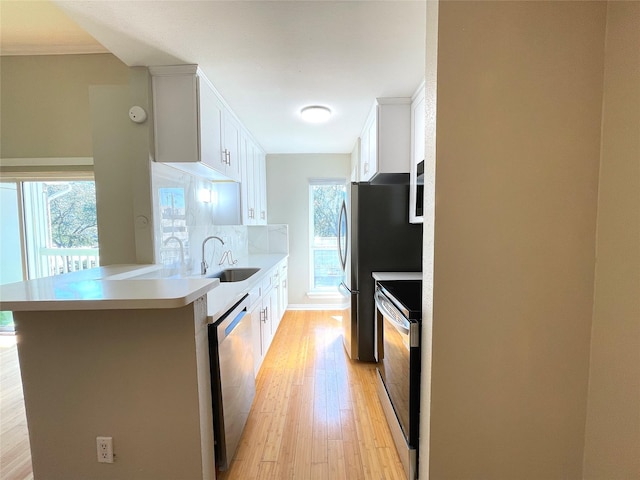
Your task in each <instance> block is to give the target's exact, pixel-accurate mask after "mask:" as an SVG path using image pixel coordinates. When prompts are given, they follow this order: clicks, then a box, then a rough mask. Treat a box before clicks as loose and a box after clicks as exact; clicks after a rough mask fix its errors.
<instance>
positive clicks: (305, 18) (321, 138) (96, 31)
mask: <svg viewBox="0 0 640 480" xmlns="http://www.w3.org/2000/svg"><path fill="white" fill-rule="evenodd" d="M5 3H10V2H7V1H6V0H3V2H2V4H3V6H4V4H5ZM19 3H23V2H19ZM30 3H40V2H30ZM54 3H55V4H56V5H57V6H58V7H60V9H62V10H63V11H64V12H65V13H66V14H67V15H68V16H69V17H71V19H73V20H74V21H75V22H77V24H79V25H80V26H81V27H82V28H83V29H84V30H85V31H86V32H88V33H90V34H91V36H93V37H94V38H95V39H96V40H97V41H98V42H99V43H100V44H102V45H103V46H104V47H106V48H107V49H108V50H109V51H111V52H112V53H113V54H114V55H116V56H117V57H118V58H120V59H121V60H122V61H123V62H124V63H125V64H127V65H129V66H134V65H145V66H148V65H174V64H181V63H195V64H198V65H200V67H201V69H202V70H203V71H204V72H205V74H206V75H207V77H208V78H209V79H210V80H211V81H212V82H213V84H214V85H215V86H216V88H217V89H218V91H219V92H220V93H221V94H222V96H223V97H224V98H225V100H226V101H227V103H228V104H229V105H230V106H231V108H232V109H233V110H234V111H235V113H236V114H237V115H238V117H239V118H240V120H241V121H242V122H243V123H244V124H245V125H246V127H247V128H248V129H249V130H250V131H251V132H252V134H253V135H254V137H255V138H256V140H257V141H258V142H259V143H260V144H261V145H262V147H263V148H264V149H265V150H266V151H267V153H349V152H351V150H352V148H353V145H354V143H355V141H356V138H357V137H358V135H359V132H360V130H361V128H362V126H363V124H364V121H365V119H366V116H367V113H368V111H369V109H370V108H371V106H372V104H373V101H374V99H375V98H376V97H398V96H404V97H407V96H411V95H412V94H413V93H414V91H415V89H416V88H417V86H418V84H419V83H420V82H421V80H422V78H423V75H424V45H425V20H426V13H425V11H426V8H425V6H426V2H425V1H424V0H423V1H389V0H388V1H369V0H359V1H358V0H356V1H304V0H289V1H208V0H199V1H190V0H180V1H175V0H174V1H158V0H156V1H144V0H98V1H86V0H54ZM4 13H5V9H4V8H3V14H4ZM3 36H4V35H3ZM3 49H4V46H3ZM310 104H320V105H326V106H328V107H330V108H331V109H332V111H333V113H334V114H333V116H332V118H331V120H330V121H329V122H328V123H325V124H321V125H318V124H305V123H303V122H302V121H301V120H300V117H299V115H298V113H299V111H300V109H301V108H302V107H303V106H305V105H310Z"/></svg>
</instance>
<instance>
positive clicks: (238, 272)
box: [205, 268, 260, 282]
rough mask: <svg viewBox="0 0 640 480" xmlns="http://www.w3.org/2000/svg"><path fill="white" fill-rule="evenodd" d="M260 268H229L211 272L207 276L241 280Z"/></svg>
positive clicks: (234, 280) (227, 280)
mask: <svg viewBox="0 0 640 480" xmlns="http://www.w3.org/2000/svg"><path fill="white" fill-rule="evenodd" d="M259 270H260V269H259V268H227V269H226V270H222V271H221V272H216V273H209V274H207V275H205V276H206V277H207V278H219V279H220V282H241V281H242V280H246V279H247V278H249V277H250V276H251V275H253V274H254V273H256V272H257V271H259Z"/></svg>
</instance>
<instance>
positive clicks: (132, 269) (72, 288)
mask: <svg viewBox="0 0 640 480" xmlns="http://www.w3.org/2000/svg"><path fill="white" fill-rule="evenodd" d="M286 257H287V255H286V254H266V255H250V256H249V257H248V258H247V259H246V260H245V261H243V262H240V263H239V264H237V265H234V267H245V266H252V267H258V268H260V271H259V272H258V273H256V274H255V275H253V276H252V277H250V278H249V279H247V280H244V281H241V282H231V283H221V282H220V280H219V279H217V278H205V277H202V276H198V275H187V276H179V277H175V276H174V277H165V276H163V272H162V267H161V266H160V265H110V266H104V267H97V268H92V269H89V270H82V271H78V272H72V273H67V274H64V275H56V276H52V277H45V278H38V279H33V280H27V281H24V282H17V283H10V284H6V285H0V310H11V311H49V310H126V309H154V308H178V307H182V306H185V305H188V304H189V303H191V302H193V301H195V300H196V299H197V298H199V297H201V296H203V295H207V300H208V305H207V314H208V315H209V316H216V315H217V314H219V312H220V311H224V309H225V308H226V307H227V306H229V305H233V303H234V302H235V301H237V299H240V298H242V296H244V295H245V294H246V293H248V292H249V290H250V289H251V288H253V287H254V286H255V285H256V284H257V283H258V282H260V281H261V280H262V279H263V277H264V275H265V274H266V273H267V272H268V271H269V270H270V269H271V268H272V267H274V266H275V265H277V264H278V263H279V262H280V261H282V260H283V259H285V258H286Z"/></svg>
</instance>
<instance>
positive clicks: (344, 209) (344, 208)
mask: <svg viewBox="0 0 640 480" xmlns="http://www.w3.org/2000/svg"><path fill="white" fill-rule="evenodd" d="M346 219H347V204H346V202H345V201H344V200H343V201H342V207H340V215H338V255H339V256H340V265H342V271H343V272H344V271H345V269H346V268H347V252H346V249H347V248H349V227H348V225H347V223H346V221H347V220H346ZM343 220H344V222H345V223H344V251H343V249H342V222H343Z"/></svg>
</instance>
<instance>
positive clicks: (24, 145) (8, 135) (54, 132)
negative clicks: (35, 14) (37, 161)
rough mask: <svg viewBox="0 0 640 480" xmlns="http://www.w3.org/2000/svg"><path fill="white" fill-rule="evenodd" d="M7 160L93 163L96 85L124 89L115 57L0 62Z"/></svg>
mask: <svg viewBox="0 0 640 480" xmlns="http://www.w3.org/2000/svg"><path fill="white" fill-rule="evenodd" d="M0 78H1V84H2V88H1V89H0V96H1V103H2V109H1V110H0V116H1V124H2V128H1V129H0V136H1V141H0V145H1V146H2V151H1V152H0V154H1V156H2V157H3V158H44V157H91V156H92V153H93V148H92V139H91V113H90V108H89V87H90V86H91V85H124V84H127V82H128V80H129V69H128V68H127V66H126V65H125V64H124V63H122V62H121V61H120V60H118V59H117V58H116V57H115V56H113V55H111V54H97V55H49V56H47V55H43V56H38V55H36V56H8V57H7V56H3V57H0Z"/></svg>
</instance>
